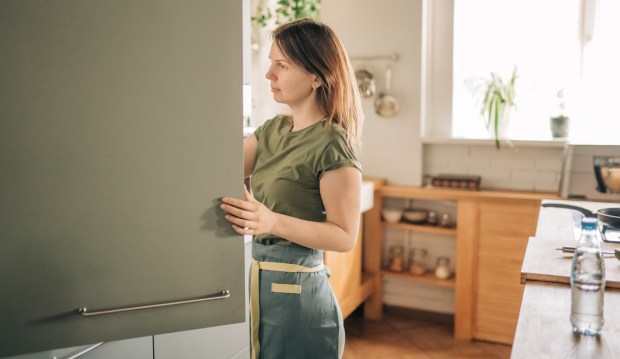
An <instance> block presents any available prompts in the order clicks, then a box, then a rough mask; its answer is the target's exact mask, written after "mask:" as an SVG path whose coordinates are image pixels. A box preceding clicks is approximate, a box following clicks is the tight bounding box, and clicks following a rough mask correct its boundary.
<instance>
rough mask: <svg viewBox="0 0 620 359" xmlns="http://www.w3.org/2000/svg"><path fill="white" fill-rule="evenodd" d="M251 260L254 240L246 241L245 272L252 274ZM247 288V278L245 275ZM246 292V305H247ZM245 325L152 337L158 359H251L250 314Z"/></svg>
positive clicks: (247, 314) (247, 237)
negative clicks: (252, 241)
mask: <svg viewBox="0 0 620 359" xmlns="http://www.w3.org/2000/svg"><path fill="white" fill-rule="evenodd" d="M251 258H252V243H251V237H249V236H246V239H245V270H246V273H248V274H249V271H250V263H251ZM245 278H246V288H247V284H248V276H247V275H246V277H245ZM247 299H248V294H247V292H246V303H247V302H248V300H247ZM248 310H249V309H248V307H247V306H246V309H245V314H246V320H245V322H244V323H238V324H230V325H223V326H219V327H212V328H204V329H197V330H190V331H185V332H179V333H170V334H162V335H156V336H154V338H153V350H154V357H155V358H157V359H193V358H222V359H224V358H234V359H242V358H243V359H249V358H250V327H249V313H248Z"/></svg>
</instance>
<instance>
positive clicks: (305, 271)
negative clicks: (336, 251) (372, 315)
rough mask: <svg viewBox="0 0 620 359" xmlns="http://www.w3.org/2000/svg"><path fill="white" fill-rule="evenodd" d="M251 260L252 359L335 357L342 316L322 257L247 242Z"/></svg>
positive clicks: (341, 345)
mask: <svg viewBox="0 0 620 359" xmlns="http://www.w3.org/2000/svg"><path fill="white" fill-rule="evenodd" d="M252 257H253V261H252V269H251V276H250V335H251V336H250V345H251V349H252V359H288V358H295V359H303V358H312V359H316V358H321V359H329V358H334V359H336V358H341V357H342V352H343V350H344V327H343V324H342V312H341V311H340V307H339V306H338V302H337V301H336V297H335V296H334V294H333V292H332V288H331V286H330V284H329V281H328V277H329V269H327V267H325V266H324V265H323V252H322V251H318V250H314V249H310V248H305V247H301V246H298V245H295V244H293V245H277V244H275V245H263V244H260V243H257V242H253V243H252Z"/></svg>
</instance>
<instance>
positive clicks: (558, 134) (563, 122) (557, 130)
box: [549, 115, 569, 138]
mask: <svg viewBox="0 0 620 359" xmlns="http://www.w3.org/2000/svg"><path fill="white" fill-rule="evenodd" d="M568 120H569V119H568V117H567V116H563V115H562V116H557V117H551V119H550V121H549V128H550V129H551V136H552V137H553V138H566V137H568Z"/></svg>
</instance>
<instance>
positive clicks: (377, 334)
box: [344, 307, 511, 359]
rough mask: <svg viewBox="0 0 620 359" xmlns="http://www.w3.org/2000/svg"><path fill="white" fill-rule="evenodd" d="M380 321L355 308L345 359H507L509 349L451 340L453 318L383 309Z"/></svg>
mask: <svg viewBox="0 0 620 359" xmlns="http://www.w3.org/2000/svg"><path fill="white" fill-rule="evenodd" d="M384 313H385V315H384V318H383V319H381V320H376V321H375V320H366V319H364V318H363V314H362V310H361V308H358V310H356V311H355V312H353V313H352V314H351V315H350V316H349V317H348V318H347V319H346V320H345V330H346V344H345V351H344V359H413V358H480V359H483V358H510V351H511V347H510V346H508V345H501V344H494V343H487V342H481V341H469V340H456V339H454V338H453V337H452V327H453V324H454V323H453V317H452V316H451V315H444V314H435V313H428V312H421V311H413V310H408V309H402V308H396V307H386V308H385V312H384Z"/></svg>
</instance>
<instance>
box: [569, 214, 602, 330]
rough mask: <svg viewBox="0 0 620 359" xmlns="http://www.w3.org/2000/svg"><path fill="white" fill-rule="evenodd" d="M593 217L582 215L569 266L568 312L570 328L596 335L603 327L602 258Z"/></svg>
mask: <svg viewBox="0 0 620 359" xmlns="http://www.w3.org/2000/svg"><path fill="white" fill-rule="evenodd" d="M596 222H597V221H596V219H595V218H583V219H582V221H581V237H580V238H579V241H578V242H577V245H576V248H575V254H574V256H573V262H572V266H571V275H570V287H571V313H570V321H571V324H572V325H573V332H575V333H579V334H584V335H598V334H600V332H601V329H603V322H604V319H603V299H604V295H605V262H604V261H603V255H602V253H601V246H600V243H599V241H598V238H597V237H596V230H597V228H596Z"/></svg>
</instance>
